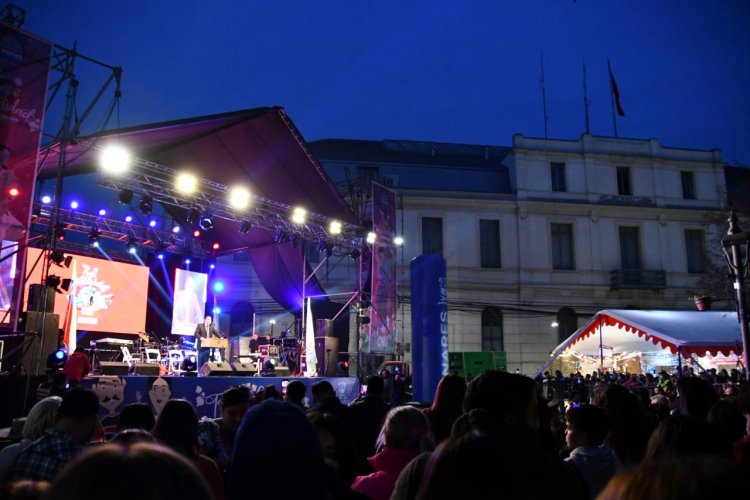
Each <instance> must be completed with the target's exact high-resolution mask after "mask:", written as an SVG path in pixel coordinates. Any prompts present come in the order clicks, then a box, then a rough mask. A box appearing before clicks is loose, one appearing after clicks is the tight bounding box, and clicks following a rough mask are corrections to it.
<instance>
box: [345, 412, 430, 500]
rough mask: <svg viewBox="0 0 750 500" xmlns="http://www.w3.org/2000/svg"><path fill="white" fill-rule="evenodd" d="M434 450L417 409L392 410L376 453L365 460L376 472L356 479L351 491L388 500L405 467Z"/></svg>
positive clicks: (422, 416)
mask: <svg viewBox="0 0 750 500" xmlns="http://www.w3.org/2000/svg"><path fill="white" fill-rule="evenodd" d="M433 447H434V443H433V441H432V438H431V437H430V434H429V432H428V430H427V419H426V418H425V416H424V415H423V414H422V412H421V411H420V410H419V409H417V408H415V407H413V406H398V407H395V408H391V410H390V411H388V414H387V415H386V417H385V421H384V422H383V427H382V429H381V431H380V435H379V436H378V440H377V443H376V449H377V450H378V453H376V454H375V455H374V456H372V457H370V458H368V461H369V462H370V465H372V467H373V468H374V469H375V472H373V473H371V474H367V475H364V476H357V477H356V478H355V479H354V482H353V483H352V490H354V491H357V492H359V493H363V494H365V495H367V496H368V497H370V498H371V499H372V500H382V499H385V500H387V499H388V498H390V496H391V493H393V489H394V487H395V485H396V480H397V479H398V476H399V474H400V473H401V471H402V470H403V469H404V467H406V465H407V464H408V463H409V462H410V461H411V460H412V459H414V458H415V457H416V456H417V455H419V454H420V453H422V452H425V451H428V450H431V449H432V448H433Z"/></svg>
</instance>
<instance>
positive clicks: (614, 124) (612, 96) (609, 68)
mask: <svg viewBox="0 0 750 500" xmlns="http://www.w3.org/2000/svg"><path fill="white" fill-rule="evenodd" d="M607 71H608V75H609V76H610V84H609V102H610V104H611V105H612V128H613V129H614V131H615V137H617V114H616V113H615V93H614V92H612V80H611V78H612V77H611V75H612V65H611V64H610V62H609V59H607Z"/></svg>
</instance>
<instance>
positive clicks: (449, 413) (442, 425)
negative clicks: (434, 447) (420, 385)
mask: <svg viewBox="0 0 750 500" xmlns="http://www.w3.org/2000/svg"><path fill="white" fill-rule="evenodd" d="M465 393H466V382H465V381H464V379H463V378H461V377H459V376H457V375H446V376H444V377H443V378H441V379H440V382H438V386H437V390H436V391H435V397H434V398H433V401H432V405H431V406H430V407H428V408H425V409H423V410H422V413H424V415H425V417H427V423H428V424H429V429H430V433H431V434H432V438H433V439H434V441H435V443H436V444H440V443H442V442H443V441H445V440H446V439H447V438H448V436H450V433H451V428H452V427H453V422H455V421H456V419H457V418H458V417H459V416H461V414H462V413H463V408H462V405H463V401H464V394H465Z"/></svg>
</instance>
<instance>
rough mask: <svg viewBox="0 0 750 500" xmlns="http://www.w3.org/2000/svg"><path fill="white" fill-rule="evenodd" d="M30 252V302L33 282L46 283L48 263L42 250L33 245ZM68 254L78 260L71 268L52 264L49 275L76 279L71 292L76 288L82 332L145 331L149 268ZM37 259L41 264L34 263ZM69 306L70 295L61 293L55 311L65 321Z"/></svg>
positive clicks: (79, 326) (27, 291)
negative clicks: (45, 266)
mask: <svg viewBox="0 0 750 500" xmlns="http://www.w3.org/2000/svg"><path fill="white" fill-rule="evenodd" d="M27 252H28V253H27V262H28V266H27V270H28V273H29V274H28V279H27V281H26V286H25V295H24V297H26V298H27V300H26V302H28V297H29V285H31V284H34V283H41V282H42V271H43V266H44V257H43V256H41V258H40V255H41V253H42V251H41V250H39V249H37V248H29V249H28V250H27ZM66 255H73V258H74V261H75V262H74V263H72V264H71V266H70V267H68V268H66V267H64V266H58V265H57V264H55V263H52V264H51V266H50V272H49V274H50V275H56V276H59V277H60V278H61V279H65V278H70V279H74V280H75V286H74V287H72V288H71V291H73V290H74V291H75V299H74V304H75V307H76V314H77V318H76V319H77V322H76V328H77V330H78V331H82V330H88V331H92V332H108V333H131V334H134V335H135V334H137V333H138V332H142V331H143V330H144V328H145V324H146V302H147V299H146V298H147V292H148V268H147V267H144V266H136V265H133V264H125V263H123V262H114V261H111V260H105V259H94V258H92V257H85V256H83V255H74V254H69V253H68V254H66ZM37 259H39V260H38V264H36V266H34V264H35V263H36V262H37ZM32 268H33V269H32ZM74 270H75V276H73V272H74ZM27 305H28V304H24V307H23V310H26V309H27ZM67 305H68V294H67V293H62V294H57V295H56V297H55V310H54V312H56V313H57V314H59V315H60V321H61V323H63V322H64V319H65V318H66V312H67ZM61 326H62V325H61Z"/></svg>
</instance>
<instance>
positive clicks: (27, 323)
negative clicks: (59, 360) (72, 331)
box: [19, 311, 60, 375]
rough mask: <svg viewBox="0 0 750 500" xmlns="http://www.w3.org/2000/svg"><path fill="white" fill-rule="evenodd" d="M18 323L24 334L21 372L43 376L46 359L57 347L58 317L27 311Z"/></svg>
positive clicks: (45, 368)
mask: <svg viewBox="0 0 750 500" xmlns="http://www.w3.org/2000/svg"><path fill="white" fill-rule="evenodd" d="M19 321H20V323H21V324H20V326H21V329H22V330H23V331H24V332H25V333H26V338H25V339H24V347H23V355H22V358H21V366H22V367H23V371H24V373H26V374H31V375H44V373H45V372H46V370H47V357H48V356H49V355H50V354H52V353H53V352H55V350H57V347H58V341H59V338H58V337H59V334H58V328H59V327H60V315H59V314H54V313H45V312H36V311H29V312H25V313H22V314H21V318H20V320H19ZM42 321H44V325H42Z"/></svg>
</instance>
